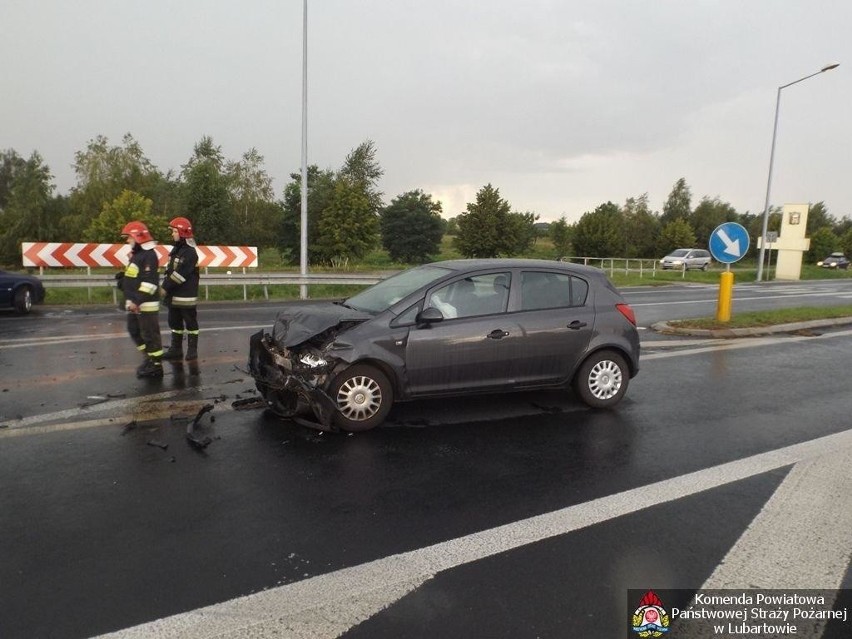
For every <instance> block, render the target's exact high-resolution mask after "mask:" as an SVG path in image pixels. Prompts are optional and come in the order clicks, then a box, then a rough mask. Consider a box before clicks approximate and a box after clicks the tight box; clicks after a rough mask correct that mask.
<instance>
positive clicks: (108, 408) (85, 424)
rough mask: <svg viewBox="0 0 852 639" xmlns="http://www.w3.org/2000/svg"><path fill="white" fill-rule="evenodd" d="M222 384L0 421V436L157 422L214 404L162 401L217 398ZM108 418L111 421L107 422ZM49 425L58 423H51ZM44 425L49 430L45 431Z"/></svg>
mask: <svg viewBox="0 0 852 639" xmlns="http://www.w3.org/2000/svg"><path fill="white" fill-rule="evenodd" d="M223 387H224V384H223V385H219V386H215V387H208V386H205V387H199V386H196V387H187V388H184V389H181V390H171V391H164V392H162V393H155V394H153V395H140V396H139V397H130V398H126V399H116V400H111V401H108V402H104V403H102V404H95V405H93V406H89V407H86V408H79V407H78V408H69V409H67V410H61V411H56V412H54V413H43V414H41V415H31V416H30V417H22V418H21V419H10V420H7V421H4V422H0V437H3V436H9V435H11V434H13V433H15V434H18V435H29V434H37V433H39V432H48V430H49V431H54V430H75V429H77V428H91V427H92V425H93V422H103V423H105V424H110V423H112V424H114V423H115V422H116V421H119V420H122V419H124V420H126V421H130V420H132V419H137V418H138V419H139V420H146V421H147V420H149V419H160V418H162V417H166V416H168V415H169V414H170V412H169V411H171V412H174V410H175V409H177V408H187V407H192V406H196V405H197V406H199V407H200V405H201V404H209V403H211V402H215V400H214V399H210V398H205V397H193V398H189V399H186V400H183V401H174V402H169V403H167V404H164V403H162V402H164V401H166V400H169V399H171V398H173V397H178V396H187V395H190V394H192V393H193V392H194V393H202V394H209V393H214V394H216V395H217V396H218V395H221V391H222V388H223ZM214 410H215V411H216V412H221V411H225V410H231V407H230V404H228V403H227V402H218V403H215V408H214ZM105 412H106V413H110V414H111V416H112V417H104V418H101V419H97V420H86V421H82V422H68V421H67V420H69V419H74V418H79V417H82V416H92V415H95V414H100V413H105ZM110 419H112V421H109V420H110ZM52 422H62V423H58V424H53V423H52ZM47 426H50V427H51V428H49V429H47Z"/></svg>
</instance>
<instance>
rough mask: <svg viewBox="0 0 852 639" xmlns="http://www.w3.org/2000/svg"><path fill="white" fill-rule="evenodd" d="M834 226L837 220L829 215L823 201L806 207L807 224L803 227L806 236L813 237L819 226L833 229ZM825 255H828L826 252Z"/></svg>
mask: <svg viewBox="0 0 852 639" xmlns="http://www.w3.org/2000/svg"><path fill="white" fill-rule="evenodd" d="M836 226H837V220H836V219H834V217H832V216H831V215H829V213H828V207H826V205H825V202H817V203H816V204H811V206H810V207H809V208H808V224H807V227H806V229H805V233H806V235H807V237H813V235H814V234H815V233H816V232H817V231H818V230H820V229H821V228H824V227H830V228H831V229H832V230H833V229H834V228H835V227H836ZM826 255H828V253H826ZM823 257H825V255H823V256H822V257H820V258H819V259H822V258H823Z"/></svg>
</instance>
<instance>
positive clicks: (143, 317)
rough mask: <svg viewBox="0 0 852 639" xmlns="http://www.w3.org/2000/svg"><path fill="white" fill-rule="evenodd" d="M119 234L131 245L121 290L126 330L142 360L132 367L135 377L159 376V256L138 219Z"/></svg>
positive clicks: (161, 368) (160, 371)
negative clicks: (142, 354)
mask: <svg viewBox="0 0 852 639" xmlns="http://www.w3.org/2000/svg"><path fill="white" fill-rule="evenodd" d="M121 235H122V236H124V237H126V238H127V243H128V244H130V245H131V249H130V262H129V263H128V264H127V268H126V269H125V270H124V277H123V278H122V280H121V290H122V292H123V293H124V299H125V302H124V308H125V309H126V310H127V332H128V333H130V338H131V339H132V340H133V343H134V344H136V348H137V349H139V351H141V352H142V353H144V354H145V361H144V362H143V363H142V365H141V366H140V367H139V368H137V369H136V377H154V378H161V377H162V376H163V364H162V362H161V361H160V360H161V359H162V357H163V343H162V341H161V339H160V316H159V311H160V293H159V290H158V286H157V283H158V281H159V279H160V278H159V275H158V273H157V268H158V267H159V257H158V256H157V251H155V250H154V247H155V246H156V245H157V242H155V241H154V238H153V237H151V232H150V231H149V230H148V227H147V226H145V225H144V224H143V223H142V222H128V223H127V224H125V226H124V228H123V229H121Z"/></svg>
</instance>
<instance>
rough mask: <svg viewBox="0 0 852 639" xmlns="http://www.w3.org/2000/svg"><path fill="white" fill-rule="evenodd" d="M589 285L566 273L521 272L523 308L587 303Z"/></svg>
mask: <svg viewBox="0 0 852 639" xmlns="http://www.w3.org/2000/svg"><path fill="white" fill-rule="evenodd" d="M588 293H589V285H588V283H587V282H586V281H585V280H582V279H580V278H578V277H571V276H570V275H566V274H564V273H550V272H546V271H524V272H523V273H521V310H524V311H532V310H537V309H544V308H560V307H564V306H582V305H583V304H585V303H586V297H587V295H588Z"/></svg>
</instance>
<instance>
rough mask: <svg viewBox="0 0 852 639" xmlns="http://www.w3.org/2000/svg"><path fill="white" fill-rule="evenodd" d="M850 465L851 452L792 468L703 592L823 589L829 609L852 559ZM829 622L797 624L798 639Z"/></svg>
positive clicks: (696, 637)
mask: <svg viewBox="0 0 852 639" xmlns="http://www.w3.org/2000/svg"><path fill="white" fill-rule="evenodd" d="M847 432H848V431H847ZM850 466H852V448H843V449H842V450H839V451H837V452H835V453H827V454H825V455H823V456H821V457H816V458H812V459H806V460H803V461H801V462H799V463H797V464H796V465H795V466H793V469H792V470H791V471H790V472H789V473H788V475H787V477H786V478H785V479H784V481H783V482H782V483H781V485H780V486H779V487H778V489H777V490H776V491H775V493H774V494H773V495H772V497H771V498H770V499H769V501H767V502H766V504H765V505H764V506H763V509H762V510H761V511H760V513H759V514H758V515H757V517H755V518H754V521H752V523H751V524H750V525H749V527H748V528H747V529H746V531H745V532H744V533H743V534H742V536H741V537H740V538H739V540H737V543H736V544H734V546H733V547H732V548H731V549H730V551H728V554H727V555H725V558H724V559H723V560H722V561H721V563H720V564H719V565H718V566H717V567H716V570H715V571H713V574H712V575H710V577H708V579H707V581H705V582H704V584H703V585H702V586H701V588H700V590H722V589H733V590H750V589H767V590H768V589H781V590H783V589H787V590H793V591H801V590H808V589H812V590H825V591H827V592H825V593H824V594H825V596H826V605H824V606H820V609H822V610H830V609H831V608H832V605H833V603H834V601H833V599H831V594H832V593H833V592H834V591H835V590H836V589H838V588H840V586H841V584H842V582H843V575H844V573H845V572H846V569H847V566H848V565H849V561H850V559H852V532H850V531H852V507H850V504H849V501H850V495H852V473H850V472H849V468H850ZM702 607H703V608H706V609H713V608H714V606H712V605H709V606H708V605H705V606H702ZM826 623H827V620H824V619H796V620H794V625H795V626H796V635H797V636H803V637H815V638H817V637H821V636H822V634H823V631H824V630H825V626H826ZM677 631H678V632H677V635H678V636H679V637H680V636H684V637H690V639H709V638H710V637H715V636H717V635H716V633H715V632H714V631H713V628H712V624H709V623H707V624H695V623H684V625H683V626H682V627H680V628H677Z"/></svg>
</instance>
